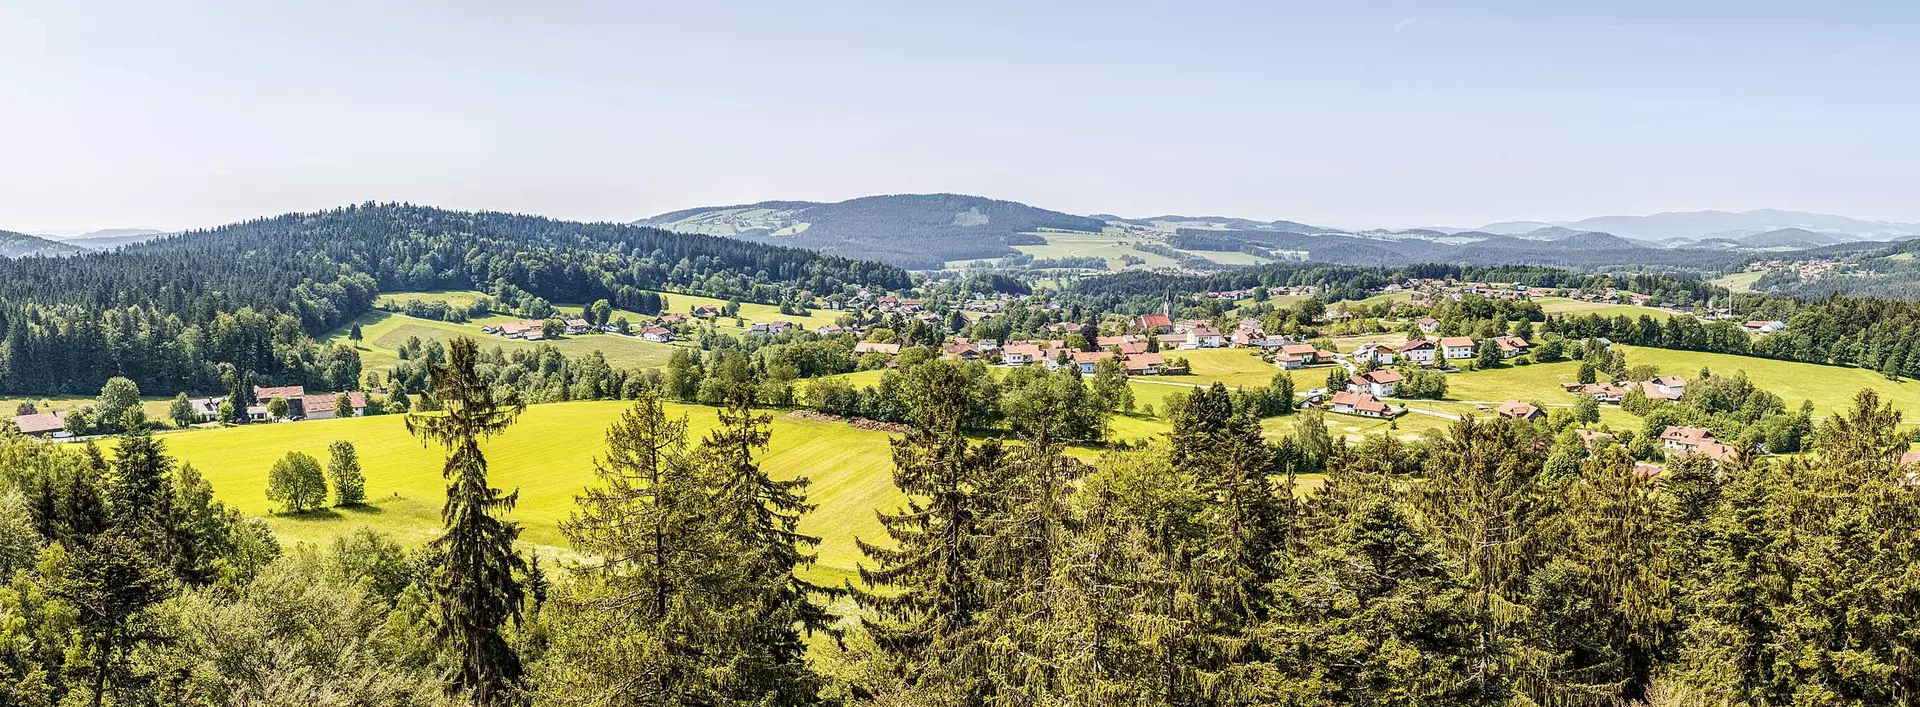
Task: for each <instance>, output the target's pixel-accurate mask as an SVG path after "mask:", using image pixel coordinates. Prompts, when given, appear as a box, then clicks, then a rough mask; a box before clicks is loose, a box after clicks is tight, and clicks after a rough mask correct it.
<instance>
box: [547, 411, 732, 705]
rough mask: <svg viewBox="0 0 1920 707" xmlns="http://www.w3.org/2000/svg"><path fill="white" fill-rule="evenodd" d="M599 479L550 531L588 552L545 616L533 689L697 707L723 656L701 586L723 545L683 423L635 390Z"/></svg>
mask: <svg viewBox="0 0 1920 707" xmlns="http://www.w3.org/2000/svg"><path fill="white" fill-rule="evenodd" d="M594 475H595V478H596V479H597V480H598V481H599V484H598V485H596V486H591V487H589V488H588V489H587V490H586V491H585V492H583V493H582V495H580V496H579V497H578V502H579V508H578V509H576V510H575V512H574V513H573V515H572V516H571V517H570V518H569V519H568V520H566V521H564V522H563V523H561V530H562V532H565V533H566V534H567V537H568V539H569V540H571V541H572V543H573V547H574V549H575V550H576V551H578V552H580V553H581V554H582V555H584V556H586V557H588V558H592V559H590V560H589V561H588V563H587V564H586V565H585V566H583V567H582V577H581V579H580V580H578V581H576V582H574V583H572V584H571V586H569V587H568V588H567V590H566V591H564V592H563V593H562V595H561V598H560V599H559V600H558V601H556V602H555V603H554V604H553V606H554V607H555V608H556V609H557V610H556V611H554V612H550V613H552V615H553V618H552V619H550V620H551V621H552V622H553V623H554V624H555V633H556V639H555V641H554V644H555V645H554V649H553V652H552V653H551V654H550V655H549V657H548V660H547V663H546V665H545V666H544V667H545V669H544V670H543V675H544V676H545V680H544V684H543V687H544V688H546V690H547V691H549V692H551V693H552V694H555V695H556V696H561V697H576V698H580V699H587V698H591V699H597V700H602V701H604V702H605V703H607V704H610V705H659V706H661V707H667V706H669V705H680V704H701V703H706V702H711V701H713V700H715V699H717V697H716V695H715V692H714V691H715V684H714V683H715V681H714V679H713V678H712V673H711V672H710V669H711V668H713V667H714V665H715V664H716V663H717V662H718V661H720V660H721V659H723V655H722V654H721V652H720V651H719V650H716V647H715V646H714V643H715V636H717V635H718V634H719V633H720V627H719V625H718V623H717V621H716V613H717V612H714V611H710V610H709V608H710V607H709V604H708V600H707V599H706V597H709V596H712V595H713V592H710V591H708V589H709V588H712V587H716V586H719V585H720V584H721V583H723V582H724V581H726V579H725V574H726V573H727V571H728V566H727V564H726V562H725V561H724V560H725V557H726V554H727V551H726V550H725V549H724V548H723V547H722V546H721V544H720V537H721V535H720V533H718V532H716V531H717V530H718V528H716V527H715V525H714V521H713V518H714V514H713V513H712V512H710V509H709V506H710V503H711V499H710V496H709V495H708V493H707V491H706V489H705V488H704V485H703V479H702V476H701V469H700V468H699V467H698V466H697V465H696V464H695V463H694V460H693V459H692V457H691V455H690V454H689V453H688V450H687V421H686V419H685V418H680V419H671V418H668V417H667V414H666V408H665V406H664V405H663V404H662V403H661V400H660V396H659V394H658V393H656V392H655V391H653V390H648V391H646V392H644V393H643V394H642V395H641V396H640V398H639V399H638V400H636V401H634V404H633V406H632V407H630V408H628V409H627V410H626V411H625V412H623V413H621V416H620V419H619V421H617V422H615V423H614V425H613V426H612V427H611V428H609V429H608V430H607V452H606V454H605V456H604V457H602V458H601V459H600V460H599V461H597V462H596V463H595V464H594Z"/></svg>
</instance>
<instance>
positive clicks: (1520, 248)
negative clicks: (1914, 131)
mask: <svg viewBox="0 0 1920 707" xmlns="http://www.w3.org/2000/svg"><path fill="white" fill-rule="evenodd" d="M635 223H636V224H638V225H643V226H655V227H659V228H665V229H669V230H675V231H682V232H689V233H704V234H709V235H720V236H730V237H735V238H744V239H747V240H755V241H762V242H768V243H779V244H781V245H791V246H797V247H801V248H810V249H814V250H822V251H827V252H831V253H835V254H839V255H846V256H850V257H856V258H864V259H872V260H882V261H886V262H890V263H894V264H897V265H903V266H906V267H911V268H920V269H930V268H938V267H942V266H943V265H944V264H946V263H949V262H952V261H959V260H972V259H980V258H996V257H1002V256H1007V255H1013V254H1015V253H1016V252H1017V251H1016V250H1015V249H1014V246H1020V245H1043V244H1045V242H1046V241H1045V239H1046V237H1047V232H1048V231H1079V232H1087V233H1098V232H1102V231H1104V230H1107V229H1109V228H1116V229H1122V230H1123V231H1124V233H1125V234H1126V236H1128V237H1138V238H1141V239H1147V240H1166V241H1167V242H1168V243H1169V244H1170V245H1172V246H1173V247H1175V248H1182V249H1187V250H1203V251H1204V250H1213V251H1232V250H1248V251H1249V252H1256V253H1259V252H1261V251H1263V250H1268V251H1288V252H1289V253H1290V254H1292V255H1299V254H1305V257H1308V258H1311V259H1314V260H1325V261H1328V262H1339V263H1348V264H1356V265H1360V264H1366V265H1376V264H1399V263H1406V262H1423V261H1428V260H1433V261H1439V262H1487V263H1530V264H1541V265H1563V266H1570V267H1597V266H1602V265H1616V264H1618V265H1624V264H1672V265H1675V266H1688V265H1695V266H1697V265H1708V264H1710V263H1714V262H1723V261H1729V260H1732V259H1734V257H1733V256H1734V255H1735V254H1739V253H1748V252H1761V251H1779V250H1801V249H1807V248H1820V247H1825V246H1831V245H1835V244H1842V243H1849V242H1856V241H1886V240H1893V239H1896V238H1900V237H1903V236H1912V235H1915V234H1920V224H1909V223H1894V222H1887V221H1866V220H1861V219H1855V218H1849V217H1846V216H1834V215H1829V214H1815V213H1805V212H1798V211H1778V210H1762V211H1747V212H1740V213H1732V212H1725V211H1694V212H1684V213H1661V214H1652V215H1648V216H1599V217H1594V218H1588V219H1581V220H1578V221H1570V222H1565V223H1549V222H1544V221H1503V222H1500V223H1491V224H1487V225H1485V226H1482V227H1480V228H1476V229H1461V228H1453V227H1446V226H1433V227H1424V228H1406V229H1369V230H1357V231H1356V230H1343V229H1338V228H1331V227H1326V226H1315V225H1310V224H1306V223H1301V222H1298V221H1286V220H1260V219H1249V218H1240V217H1234V216H1182V215H1175V214H1164V215H1160V216H1147V217H1138V218H1129V217H1124V216H1117V215H1114V214H1111V213H1101V214H1094V215H1092V216H1075V215H1072V214H1067V213H1063V212H1059V211H1052V210H1048V209H1043V208H1038V207H1034V206H1028V205H1026V204H1021V203H1018V202H1012V201H1003V200H998V199H987V198H983V197H977V196H964V195H959V194H899V195H890V196H870V197H864V198H859V199H850V200H847V201H841V202H835V203H821V202H811V201H766V202H760V203H757V204H740V205H733V206H710V207H701V208H693V209H684V210H680V211H674V212H670V213H665V214H661V215H659V216H654V217H652V218H647V219H642V220H640V221H636V222H635ZM1549 243H1550V244H1553V245H1551V246H1548V245H1545V244H1549ZM1071 254H1072V253H1071V252H1067V253H1063V254H1062V255H1071Z"/></svg>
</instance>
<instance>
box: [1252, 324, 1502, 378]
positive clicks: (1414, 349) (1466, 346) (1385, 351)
mask: <svg viewBox="0 0 1920 707" xmlns="http://www.w3.org/2000/svg"><path fill="white" fill-rule="evenodd" d="M1420 321H1421V324H1420V328H1421V330H1422V331H1431V330H1430V329H1429V323H1432V324H1433V325H1434V326H1436V327H1437V325H1438V323H1437V322H1433V320H1431V319H1422V320H1420ZM1493 343H1494V345H1496V346H1498V347H1500V357H1501V358H1503V359H1508V358H1514V357H1516V356H1520V355H1522V354H1525V353H1527V351H1529V350H1531V349H1532V345H1531V344H1529V343H1527V340H1526V339H1522V338H1520V337H1517V336H1499V337H1494V339H1493ZM1293 348H1294V347H1290V346H1289V347H1281V349H1280V350H1281V353H1291V352H1292V349H1293ZM1479 350H1480V342H1478V341H1475V340H1474V339H1473V337H1471V336H1441V337H1436V338H1431V339H1408V340H1407V343H1404V344H1401V345H1399V346H1397V347H1388V346H1387V345H1385V344H1377V343H1368V344H1362V345H1361V346H1359V347H1358V348H1356V349H1354V352H1353V356H1352V358H1354V359H1355V360H1360V361H1365V360H1372V361H1373V362H1375V363H1378V364H1380V365H1392V364H1394V363H1396V362H1398V361H1400V360H1401V359H1405V360H1406V361H1407V362H1408V363H1412V364H1415V365H1420V366H1435V365H1439V364H1440V363H1441V362H1443V361H1459V360H1464V359H1470V358H1473V357H1474V356H1476V355H1478V354H1479ZM1307 362H1308V363H1312V362H1313V361H1311V360H1309V361H1307ZM1276 363H1278V364H1279V365H1280V366H1281V367H1282V368H1294V367H1297V366H1292V365H1288V364H1289V362H1287V361H1281V360H1276Z"/></svg>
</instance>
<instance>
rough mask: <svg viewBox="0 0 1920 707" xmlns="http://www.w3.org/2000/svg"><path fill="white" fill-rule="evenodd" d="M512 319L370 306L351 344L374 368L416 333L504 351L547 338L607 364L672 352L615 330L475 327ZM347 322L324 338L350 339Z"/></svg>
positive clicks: (652, 359) (650, 360)
mask: <svg viewBox="0 0 1920 707" xmlns="http://www.w3.org/2000/svg"><path fill="white" fill-rule="evenodd" d="M499 321H514V318H512V317H502V316H492V317H487V318H484V319H477V320H474V321H472V322H468V323H465V324H455V323H452V322H441V321H434V320H431V319H418V318H415V317H409V316H407V315H404V314H394V313H392V312H383V311H377V310H376V311H372V312H368V313H366V314H363V315H360V317H359V318H357V319H355V320H354V323H356V324H359V325H360V335H361V341H360V342H359V343H358V344H355V345H354V348H355V349H357V350H358V351H359V352H360V367H361V369H362V370H367V371H378V370H384V369H386V368H389V367H391V366H393V364H395V363H398V362H399V361H400V354H399V350H400V348H402V347H404V346H406V344H407V340H408V339H410V338H413V337H419V338H420V340H421V341H422V342H428V341H442V342H444V341H448V340H451V339H453V338H455V337H461V336H465V337H469V338H473V339H475V340H478V341H479V342H480V348H481V349H482V350H492V349H493V348H496V347H498V348H501V349H505V350H507V351H517V350H521V349H531V348H534V347H536V346H539V345H541V344H551V345H552V346H553V347H554V348H556V349H559V350H560V352H561V353H563V354H566V355H567V356H569V357H575V356H585V355H587V354H590V353H593V352H594V351H599V352H600V353H602V354H604V355H605V356H606V357H607V363H608V365H611V366H613V367H614V368H651V367H654V366H662V365H666V362H667V358H668V357H669V356H672V355H673V349H674V344H659V343H654V342H651V341H644V340H641V339H638V338H634V337H628V336H620V335H617V334H584V335H580V336H567V337H562V338H559V339H548V340H546V341H521V340H518V339H508V338H506V337H502V336H494V335H491V334H487V333H485V332H482V331H480V327H482V326H484V325H487V324H491V323H495V322H499ZM351 326H352V325H348V327H344V328H342V329H341V330H340V331H336V332H334V333H332V334H329V335H328V336H327V338H326V339H324V342H325V343H347V344H351V343H353V342H351V341H349V340H348V339H347V332H348V331H350V330H351Z"/></svg>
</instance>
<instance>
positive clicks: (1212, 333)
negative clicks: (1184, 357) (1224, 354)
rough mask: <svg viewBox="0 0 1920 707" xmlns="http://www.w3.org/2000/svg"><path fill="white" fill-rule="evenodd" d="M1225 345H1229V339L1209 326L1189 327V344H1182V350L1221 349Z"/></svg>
mask: <svg viewBox="0 0 1920 707" xmlns="http://www.w3.org/2000/svg"><path fill="white" fill-rule="evenodd" d="M1225 344H1227V338H1225V336H1221V334H1219V330H1217V329H1213V327H1208V325H1196V327H1188V329H1187V342H1185V344H1181V348H1221V346H1225Z"/></svg>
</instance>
